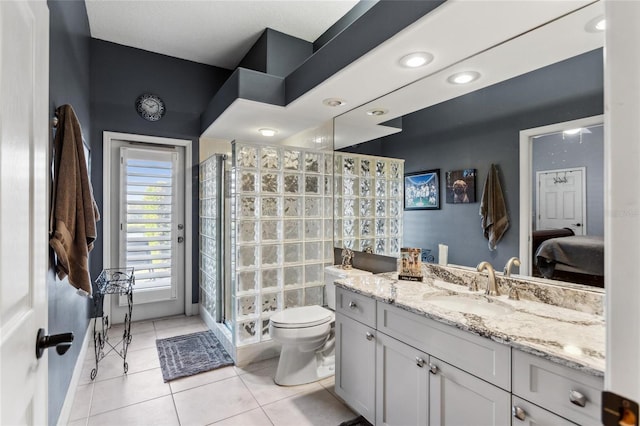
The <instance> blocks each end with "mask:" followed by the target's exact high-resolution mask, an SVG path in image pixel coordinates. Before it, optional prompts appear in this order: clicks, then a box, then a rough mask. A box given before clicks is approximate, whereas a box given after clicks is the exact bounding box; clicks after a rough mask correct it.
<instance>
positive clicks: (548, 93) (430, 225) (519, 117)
mask: <svg viewBox="0 0 640 426" xmlns="http://www.w3.org/2000/svg"><path fill="white" fill-rule="evenodd" d="M602 112H603V73H602V50H601V49H598V50H595V51H593V52H589V53H587V54H584V55H580V56H578V57H576V58H572V59H570V60H567V61H563V62H561V63H558V64H554V65H551V66H549V67H546V68H543V69H540V70H537V71H534V72H532V73H529V74H525V75H523V76H520V77H517V78H514V79H511V80H508V81H505V82H502V83H500V84H496V85H494V86H490V87H487V88H485V89H482V90H479V91H476V92H473V93H470V94H468V95H465V96H461V97H458V98H455V99H452V100H450V101H448V102H443V103H441V104H438V105H435V106H433V107H430V108H426V109H423V110H420V111H417V112H415V113H413V114H409V115H407V116H405V117H403V122H402V124H403V130H402V132H400V133H398V134H396V135H392V136H388V137H386V138H383V139H381V140H376V141H372V142H369V143H365V144H360V145H359V146H355V147H352V148H349V149H345V151H347V150H348V151H351V152H360V153H365V154H373V155H382V156H386V157H395V158H404V159H405V160H406V162H405V173H411V172H417V171H421V170H429V169H440V172H441V184H440V191H441V200H440V203H441V206H442V207H441V209H440V210H417V211H416V210H413V211H405V212H404V242H403V245H404V246H408V247H422V248H427V249H431V250H432V253H434V254H435V256H436V260H437V255H438V253H437V252H438V250H437V248H438V243H443V244H447V245H448V246H449V263H456V264H461V265H470V266H475V265H476V264H477V263H478V262H480V261H482V260H489V261H491V262H492V263H493V264H494V265H495V266H496V268H502V266H503V265H504V264H505V263H506V261H507V259H508V258H509V257H511V256H517V255H518V254H519V253H518V252H519V247H518V245H519V235H518V234H519V226H520V223H519V132H520V130H523V129H529V128H533V127H539V126H543V125H547V124H552V123H557V122H562V121H567V120H572V119H577V118H582V117H589V116H592V115H598V114H602ZM491 163H495V164H497V165H498V169H499V174H500V180H501V183H502V190H503V192H504V195H505V199H506V204H507V209H508V213H509V218H510V228H509V230H508V231H507V232H506V234H505V235H504V237H503V239H502V240H501V241H500V243H499V244H498V247H497V249H496V250H495V251H493V252H491V251H489V249H488V247H487V240H486V239H485V238H484V237H483V235H482V229H481V227H480V216H479V214H478V213H479V207H480V203H479V200H480V196H481V194H482V189H483V186H484V181H485V179H486V176H487V173H488V171H489V166H490V164H491ZM469 168H475V169H477V171H478V174H477V180H476V200H478V201H477V202H476V203H473V204H446V202H445V197H444V192H443V191H444V190H445V186H444V183H443V182H444V176H445V172H447V171H450V170H460V169H469Z"/></svg>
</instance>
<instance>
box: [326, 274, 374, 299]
mask: <svg viewBox="0 0 640 426" xmlns="http://www.w3.org/2000/svg"><path fill="white" fill-rule="evenodd" d="M357 275H371V272H369V271H363V270H360V269H342V267H341V266H340V265H333V266H327V267H325V268H324V301H325V303H326V304H327V307H328V308H329V309H332V310H335V309H336V286H335V284H334V283H333V282H334V281H335V280H341V279H344V278H349V277H354V276H357Z"/></svg>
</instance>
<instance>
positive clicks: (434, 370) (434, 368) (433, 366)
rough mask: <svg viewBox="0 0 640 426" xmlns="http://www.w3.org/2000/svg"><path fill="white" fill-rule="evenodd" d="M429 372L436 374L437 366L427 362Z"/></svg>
mask: <svg viewBox="0 0 640 426" xmlns="http://www.w3.org/2000/svg"><path fill="white" fill-rule="evenodd" d="M429 373H431V374H438V366H437V365H433V364H431V363H429Z"/></svg>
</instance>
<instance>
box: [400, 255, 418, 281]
mask: <svg viewBox="0 0 640 426" xmlns="http://www.w3.org/2000/svg"><path fill="white" fill-rule="evenodd" d="M421 257H422V249H420V248H412V247H402V248H401V249H400V270H399V271H398V279H400V280H406V281H422V260H421Z"/></svg>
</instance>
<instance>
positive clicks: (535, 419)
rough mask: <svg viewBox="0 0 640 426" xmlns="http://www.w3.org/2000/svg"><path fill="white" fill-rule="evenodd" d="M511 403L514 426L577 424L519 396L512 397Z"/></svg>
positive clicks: (564, 425)
mask: <svg viewBox="0 0 640 426" xmlns="http://www.w3.org/2000/svg"><path fill="white" fill-rule="evenodd" d="M511 402H512V408H511V416H512V417H513V420H512V421H511V425H512V426H545V425H553V426H575V423H573V422H570V421H569V420H567V419H565V418H563V417H560V416H558V415H557V414H553V413H552V412H551V411H547V410H545V409H544V408H540V407H538V406H537V405H535V404H532V403H530V402H529V401H525V400H524V399H522V398H518V397H517V396H513V397H511ZM516 410H517V411H516Z"/></svg>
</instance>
